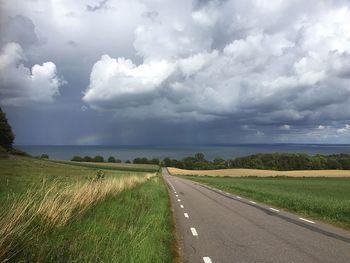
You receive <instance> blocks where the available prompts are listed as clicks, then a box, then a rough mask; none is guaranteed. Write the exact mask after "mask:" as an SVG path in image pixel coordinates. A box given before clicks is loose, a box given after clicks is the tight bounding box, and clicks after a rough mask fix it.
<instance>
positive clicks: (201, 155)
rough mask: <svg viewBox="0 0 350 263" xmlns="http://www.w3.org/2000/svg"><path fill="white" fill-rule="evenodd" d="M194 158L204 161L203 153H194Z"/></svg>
mask: <svg viewBox="0 0 350 263" xmlns="http://www.w3.org/2000/svg"><path fill="white" fill-rule="evenodd" d="M194 158H196V160H197V161H198V162H203V161H205V159H204V154H203V153H196V154H195V155H194Z"/></svg>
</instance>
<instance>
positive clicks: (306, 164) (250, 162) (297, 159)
mask: <svg viewBox="0 0 350 263" xmlns="http://www.w3.org/2000/svg"><path fill="white" fill-rule="evenodd" d="M72 161H86V162H104V159H103V157H102V156H96V157H94V158H91V157H88V156H87V157H83V158H82V157H77V156H75V157H74V158H73V159H72ZM107 162H122V161H121V160H119V159H115V158H114V157H109V158H108V159H107ZM126 162H128V163H131V161H126ZM132 163H134V164H156V165H161V166H163V167H176V168H181V169H188V170H212V169H226V168H249V169H266V170H280V171H283V170H327V169H330V170H331V169H332V170H334V169H335V170H350V154H331V155H321V154H317V155H308V154H305V153H259V154H254V155H249V156H244V157H238V158H235V159H229V160H225V159H223V158H215V159H214V160H207V159H206V158H205V156H204V154H203V153H197V154H195V155H194V156H188V157H185V158H182V159H180V160H177V159H171V158H164V159H163V160H159V159H157V158H153V159H147V158H145V157H143V158H135V159H134V160H133V161H132Z"/></svg>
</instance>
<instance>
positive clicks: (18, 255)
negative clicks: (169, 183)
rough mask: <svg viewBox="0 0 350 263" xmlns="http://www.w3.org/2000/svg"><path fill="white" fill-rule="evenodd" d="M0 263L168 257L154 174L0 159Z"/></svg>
mask: <svg viewBox="0 0 350 263" xmlns="http://www.w3.org/2000/svg"><path fill="white" fill-rule="evenodd" d="M0 169H1V170H0V211H1V212H0V262H5V261H7V260H9V261H10V262H172V259H173V257H174V253H175V252H174V251H173V246H174V240H173V224H172V217H171V214H170V213H171V212H170V209H169V199H168V195H167V191H166V188H165V185H164V182H163V181H162V178H161V177H160V176H159V174H157V173H149V172H141V171H139V172H135V171H133V172H126V171H118V170H111V169H107V170H103V171H104V173H105V175H104V178H103V179H101V178H100V179H97V178H96V171H97V170H96V169H95V168H90V167H83V166H74V165H66V164H62V163H55V162H51V161H45V160H39V159H33V158H26V157H16V158H11V159H0Z"/></svg>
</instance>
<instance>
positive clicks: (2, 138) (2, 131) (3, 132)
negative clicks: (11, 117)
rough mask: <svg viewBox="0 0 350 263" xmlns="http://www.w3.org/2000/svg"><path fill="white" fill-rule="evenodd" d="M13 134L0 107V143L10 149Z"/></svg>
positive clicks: (13, 137)
mask: <svg viewBox="0 0 350 263" xmlns="http://www.w3.org/2000/svg"><path fill="white" fill-rule="evenodd" d="M14 139H15V135H14V134H13V132H12V128H11V126H10V124H9V123H8V120H7V118H6V114H5V112H3V111H2V109H1V108H0V145H1V146H2V147H4V148H5V149H7V150H10V149H12V145H13V141H14Z"/></svg>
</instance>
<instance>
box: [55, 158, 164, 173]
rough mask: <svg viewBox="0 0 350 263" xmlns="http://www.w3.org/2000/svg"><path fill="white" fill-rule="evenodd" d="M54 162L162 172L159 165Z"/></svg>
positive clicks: (90, 166)
mask: <svg viewBox="0 0 350 263" xmlns="http://www.w3.org/2000/svg"><path fill="white" fill-rule="evenodd" d="M52 162H56V163H63V164H69V165H74V166H81V167H89V168H96V169H99V168H102V169H108V170H118V171H135V172H137V171H143V172H158V171H159V170H160V167H159V165H154V164H132V163H103V162H75V161H59V160H52Z"/></svg>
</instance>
